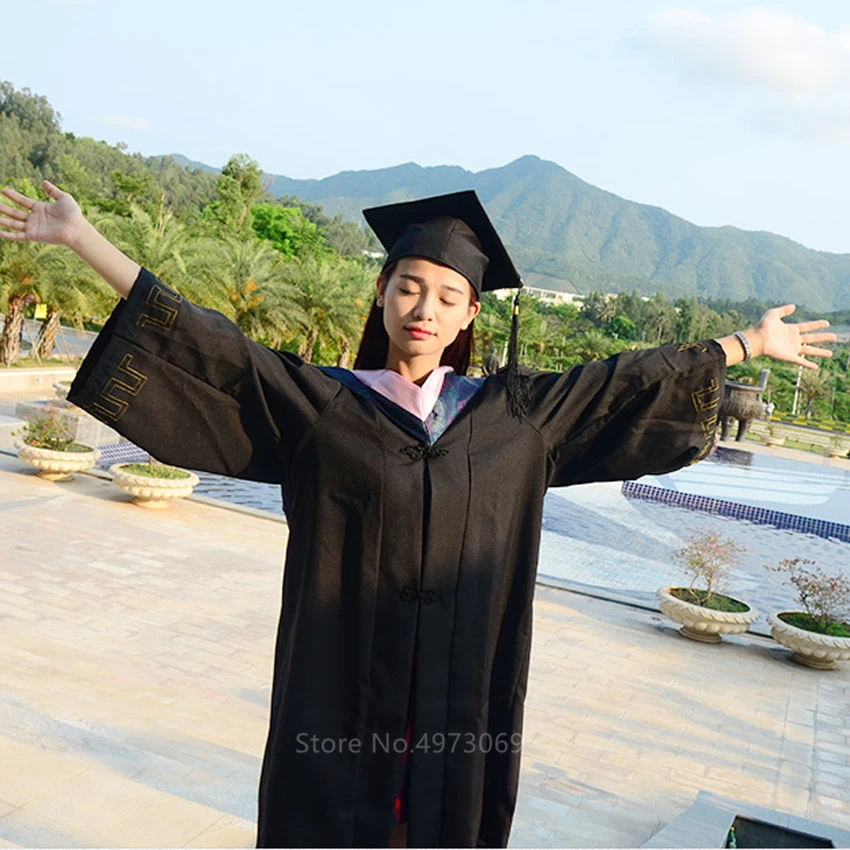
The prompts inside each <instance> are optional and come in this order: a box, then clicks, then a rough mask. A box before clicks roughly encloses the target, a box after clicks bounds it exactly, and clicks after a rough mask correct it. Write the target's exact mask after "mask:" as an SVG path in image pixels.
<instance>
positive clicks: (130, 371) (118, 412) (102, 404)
mask: <svg viewBox="0 0 850 850" xmlns="http://www.w3.org/2000/svg"><path fill="white" fill-rule="evenodd" d="M132 362H133V355H132V354H125V355H124V356H123V357H122V358H121V363H120V364H119V365H118V368H117V369H116V373H117V374H115V375H113V376H112V377H111V378H110V379H109V380H108V381H107V382H106V385H105V386H104V388H103V389H102V390H101V391H100V394H99V395H98V397H97V400H96V401H93V402H92V408H93V409H94V410H96V411H97V412H98V413H100V414H101V415H102V416H103V417H104V418H105V419H109V420H110V421H111V422H117V421H118V420H119V419H120V418H121V417H122V416H123V415H124V413H126V411H127V408H128V407H129V406H130V399H129V398H126V397H124V398H122V394H124V396H129V397H130V398H134V397H135V396H137V395H138V394H139V391H140V390H141V389H142V387H143V386H144V385H145V384H146V383H147V380H148V379H147V376H146V375H143V374H142V373H141V372H140V371H139V370H138V369H134V368H133V367H132V366H131V365H130V364H131V363H132Z"/></svg>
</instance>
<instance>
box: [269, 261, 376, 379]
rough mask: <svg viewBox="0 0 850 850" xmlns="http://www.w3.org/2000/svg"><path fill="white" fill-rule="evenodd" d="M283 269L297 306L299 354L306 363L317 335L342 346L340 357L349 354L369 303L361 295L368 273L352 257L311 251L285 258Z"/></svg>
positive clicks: (366, 282) (309, 358) (310, 355)
mask: <svg viewBox="0 0 850 850" xmlns="http://www.w3.org/2000/svg"><path fill="white" fill-rule="evenodd" d="M286 272H287V277H288V280H289V281H290V282H291V283H292V284H293V286H294V287H295V288H296V290H297V292H296V295H295V300H296V303H297V304H298V306H299V307H300V308H301V317H300V323H301V332H302V339H301V340H300V345H299V354H300V355H301V356H302V357H303V358H304V360H306V361H307V362H308V363H310V362H311V361H312V359H313V355H314V350H315V347H316V343H317V342H318V341H319V340H320V339H321V340H322V342H323V344H326V345H327V344H331V345H334V346H336V348H337V349H338V350H340V349H342V351H340V360H342V359H343V356H342V355H343V353H345V354H346V355H347V356H350V351H351V342H352V340H353V338H354V337H355V336H356V335H357V334H358V333H359V331H360V328H361V327H362V324H363V321H364V319H365V315H366V313H367V312H368V304H370V303H371V300H370V299H368V298H366V297H365V293H366V292H367V291H368V290H367V285H368V279H369V277H370V273H369V272H368V271H367V270H366V269H364V268H363V267H362V266H361V265H359V264H358V263H356V262H355V261H351V260H349V261H345V260H342V259H337V258H333V257H322V256H313V255H308V256H306V257H303V258H301V259H298V260H291V261H289V262H287V263H286ZM358 296H359V297H358ZM358 300H359V302H360V303H359V304H358ZM345 359H347V357H346V358H345Z"/></svg>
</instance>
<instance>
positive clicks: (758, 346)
mask: <svg viewBox="0 0 850 850" xmlns="http://www.w3.org/2000/svg"><path fill="white" fill-rule="evenodd" d="M741 333H743V334H744V336H745V337H746V338H747V341H748V342H749V343H750V348H751V349H752V350H753V357H761V356H762V355H763V354H764V340H763V339H762V335H761V331H760V330H758V328H756V327H754V326H753V327H749V328H747V329H746V330H745V331H741Z"/></svg>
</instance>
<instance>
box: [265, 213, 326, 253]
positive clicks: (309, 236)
mask: <svg viewBox="0 0 850 850" xmlns="http://www.w3.org/2000/svg"><path fill="white" fill-rule="evenodd" d="M251 216H252V222H253V228H254V232H255V233H256V234H257V236H259V237H260V238H261V239H267V240H268V241H269V242H271V243H272V245H274V247H275V248H276V249H277V250H278V251H279V252H280V253H281V254H282V255H283V256H284V257H288V258H292V257H301V256H304V255H306V254H315V253H329V249H328V247H327V246H326V244H325V241H324V239H323V238H322V235H321V234H320V233H319V228H318V227H317V226H316V225H315V224H314V223H313V222H312V221H310V220H309V219H306V218H305V217H304V214H303V213H302V212H301V210H300V209H299V208H298V207H282V206H279V205H277V204H255V205H254V206H253V207H251Z"/></svg>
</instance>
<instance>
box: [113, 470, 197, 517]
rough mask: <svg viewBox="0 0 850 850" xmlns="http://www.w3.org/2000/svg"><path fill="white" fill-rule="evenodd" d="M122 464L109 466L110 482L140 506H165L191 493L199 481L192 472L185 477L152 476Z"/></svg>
mask: <svg viewBox="0 0 850 850" xmlns="http://www.w3.org/2000/svg"><path fill="white" fill-rule="evenodd" d="M124 466H126V464H123V463H116V464H113V465H112V466H110V467H109V472H110V474H111V475H112V484H113V485H114V486H115V487H117V488H118V489H119V490H121V491H122V492H123V493H128V494H129V495H130V496H132V497H133V504H134V505H138V506H139V507H141V508H167V507H168V503H169V502H171V501H173V500H174V499H182V498H184V497H185V496H189V495H191V493H192V490H193V489H194V488H195V486H196V485H197V484H198V483H199V481H200V479H199V478H198V476H197V475H195V473H194V472H188V473H187V475H188V477H187V478H153V477H151V476H150V475H137V474H136V473H133V472H127V471H126V470H125V469H124V468H123V467H124Z"/></svg>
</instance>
